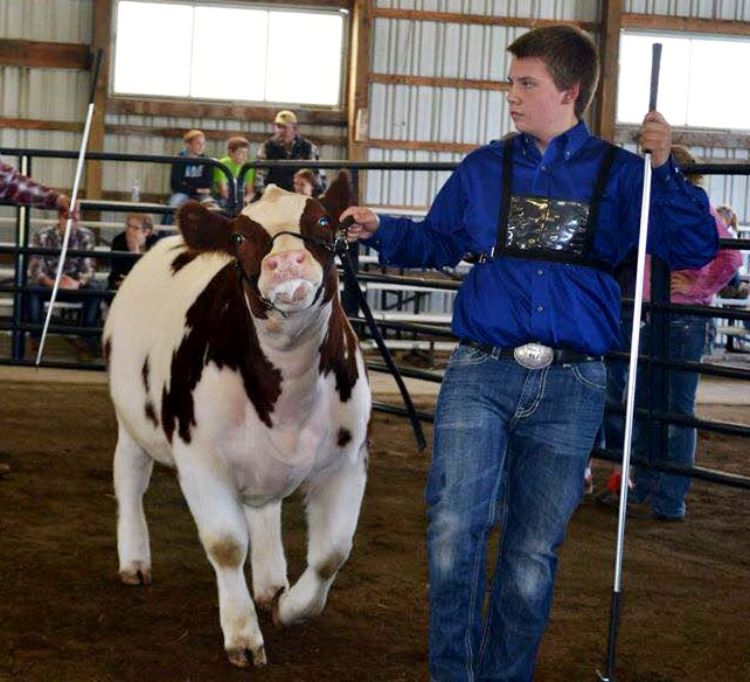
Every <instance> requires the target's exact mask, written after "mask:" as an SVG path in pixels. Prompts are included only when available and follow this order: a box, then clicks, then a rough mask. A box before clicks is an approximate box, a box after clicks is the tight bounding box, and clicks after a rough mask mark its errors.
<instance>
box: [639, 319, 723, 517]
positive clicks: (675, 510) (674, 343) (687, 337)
mask: <svg viewBox="0 0 750 682" xmlns="http://www.w3.org/2000/svg"><path fill="white" fill-rule="evenodd" d="M707 339H708V320H707V319H706V318H705V317H695V316H693V315H679V316H673V317H672V318H671V319H670V321H669V358H670V359H671V360H690V361H693V362H699V361H700V360H701V358H702V357H703V354H704V352H705V350H706V343H707ZM699 378H700V375H699V374H698V373H697V372H679V371H676V370H670V371H669V373H668V379H667V381H668V383H669V386H668V393H669V401H668V404H667V410H668V411H669V412H673V413H675V414H682V415H686V416H689V417H694V416H695V394H696V392H697V390H698V380H699ZM639 388H640V382H639ZM639 402H641V401H640V400H639ZM696 440H697V438H696V430H695V429H694V428H692V427H686V426H676V425H674V424H670V425H669V428H668V431H667V449H666V452H661V453H660V452H651V451H650V450H648V443H646V442H645V439H643V438H640V437H639V438H638V441H637V442H636V446H635V448H636V450H637V451H638V454H640V455H642V456H645V457H646V458H647V459H648V461H649V462H650V463H665V462H669V463H672V464H683V465H690V466H692V465H693V464H694V463H695V445H696ZM634 442H635V441H634ZM634 480H635V490H634V491H633V497H634V498H635V499H636V500H639V501H646V502H648V503H649V504H650V506H651V508H652V509H653V510H654V512H655V513H656V514H657V515H658V516H663V517H667V518H682V517H683V516H685V511H686V506H685V498H686V497H687V494H688V490H689V489H690V478H689V477H688V476H678V475H675V474H666V473H661V472H658V471H651V470H648V469H643V468H638V469H637V470H636V471H635V477H634Z"/></svg>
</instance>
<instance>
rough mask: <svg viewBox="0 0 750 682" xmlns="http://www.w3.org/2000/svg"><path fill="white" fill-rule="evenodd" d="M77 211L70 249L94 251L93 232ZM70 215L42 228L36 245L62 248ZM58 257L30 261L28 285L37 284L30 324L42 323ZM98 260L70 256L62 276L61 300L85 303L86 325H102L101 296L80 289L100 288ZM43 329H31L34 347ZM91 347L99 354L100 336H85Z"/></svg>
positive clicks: (83, 320) (31, 301)
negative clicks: (79, 292)
mask: <svg viewBox="0 0 750 682" xmlns="http://www.w3.org/2000/svg"><path fill="white" fill-rule="evenodd" d="M78 220H79V215H78V212H77V211H76V212H74V213H73V223H72V226H71V231H70V240H69V242H68V248H69V249H71V250H77V249H80V250H85V251H93V249H94V235H93V233H92V232H91V230H89V229H88V228H85V227H81V226H80V224H79V222H78ZM66 222H67V215H66V214H64V213H60V214H59V216H58V219H57V225H55V226H52V227H48V228H45V229H43V230H40V231H39V232H37V233H36V234H34V237H33V246H34V247H35V248H43V249H58V250H59V249H60V248H61V247H62V241H63V236H64V234H65V224H66ZM58 262H59V258H58V257H57V256H56V255H54V256H53V255H42V254H39V255H35V256H32V257H31V260H30V262H29V286H32V287H36V290H35V291H34V292H33V293H30V294H29V302H28V319H29V323H30V324H36V325H40V326H41V325H42V323H43V321H44V319H43V313H44V302H45V301H48V300H49V298H50V295H51V293H52V287H53V286H54V285H55V275H56V273H57V265H58ZM95 272H96V263H95V261H94V259H93V258H91V257H89V256H67V257H66V258H65V265H64V267H63V275H62V278H61V279H60V290H59V291H58V300H60V301H65V302H80V303H81V305H82V306H83V309H82V313H81V323H82V325H83V326H84V327H98V326H100V324H101V311H100V304H101V300H102V299H101V296H85V295H84V296H81V295H80V294H77V293H76V292H78V291H86V290H88V291H93V290H98V289H99V288H100V287H99V286H98V283H97V282H96V280H94V273H95ZM41 334H42V332H41V329H35V330H33V331H31V339H32V350H33V348H34V346H35V345H36V344H35V343H34V341H37V342H38V340H39V338H40V337H41ZM85 340H86V343H87V346H88V348H89V350H90V351H91V352H92V353H94V354H96V355H98V354H99V338H98V336H97V337H93V336H87V337H85Z"/></svg>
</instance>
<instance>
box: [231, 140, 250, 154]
mask: <svg viewBox="0 0 750 682" xmlns="http://www.w3.org/2000/svg"><path fill="white" fill-rule="evenodd" d="M249 148H250V142H249V140H247V139H246V138H244V137H242V136H240V135H236V136H235V137H230V138H229V139H228V140H227V151H228V152H229V153H230V154H234V152H236V151H237V150H238V149H249Z"/></svg>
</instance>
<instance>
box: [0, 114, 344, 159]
mask: <svg viewBox="0 0 750 682" xmlns="http://www.w3.org/2000/svg"><path fill="white" fill-rule="evenodd" d="M0 128H5V129H10V130H45V131H52V132H64V133H82V132H83V123H75V122H71V121H45V120H41V119H31V118H0ZM104 132H105V133H106V134H107V135H141V136H144V137H167V138H176V139H181V138H182V136H183V135H184V134H185V128H157V127H154V126H140V125H122V124H107V125H106V126H105V127H104ZM203 132H204V133H205V135H206V138H207V139H209V140H228V139H229V138H230V137H232V136H234V135H241V136H242V137H245V138H247V139H248V140H250V142H265V141H266V140H267V139H268V138H269V137H270V132H269V133H250V132H245V131H243V130H206V129H204V130H203ZM306 137H308V139H310V140H312V141H313V142H314V143H315V144H317V145H318V146H320V145H323V144H330V145H334V146H337V147H345V146H346V143H347V138H346V136H345V135H344V134H343V132H342V134H341V135H307V136H306ZM90 151H102V150H101V149H98V150H94V149H91V148H90ZM90 163H91V164H93V163H98V162H94V161H91V162H90Z"/></svg>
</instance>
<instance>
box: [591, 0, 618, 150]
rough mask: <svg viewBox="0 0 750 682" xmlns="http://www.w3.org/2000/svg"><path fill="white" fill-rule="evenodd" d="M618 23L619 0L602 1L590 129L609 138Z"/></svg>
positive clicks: (611, 134) (614, 101) (612, 128)
mask: <svg viewBox="0 0 750 682" xmlns="http://www.w3.org/2000/svg"><path fill="white" fill-rule="evenodd" d="M621 24H622V0H604V4H603V5H602V26H601V30H600V32H599V36H600V39H599V43H600V44H599V54H600V59H601V75H600V76H599V97H598V101H597V109H596V121H595V123H594V131H595V132H596V134H597V135H599V137H602V138H604V139H605V140H610V141H611V140H612V138H613V137H614V134H615V113H616V112H615V107H616V105H617V73H618V66H619V60H620V29H621Z"/></svg>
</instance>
